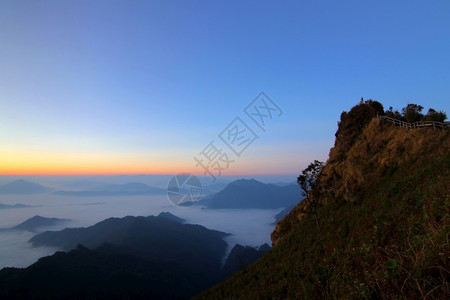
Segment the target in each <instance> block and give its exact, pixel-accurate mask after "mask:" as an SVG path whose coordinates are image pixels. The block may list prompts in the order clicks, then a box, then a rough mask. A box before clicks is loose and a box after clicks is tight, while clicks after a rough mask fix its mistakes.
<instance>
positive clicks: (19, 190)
mask: <svg viewBox="0 0 450 300" xmlns="http://www.w3.org/2000/svg"><path fill="white" fill-rule="evenodd" d="M51 190H52V189H51V188H48V187H46V186H43V185H40V184H38V183H34V182H29V181H26V180H23V179H19V180H15V181H13V182H11V183H8V184H5V185H2V186H0V194H2V195H20V194H22V195H26V194H42V193H47V192H50V191H51Z"/></svg>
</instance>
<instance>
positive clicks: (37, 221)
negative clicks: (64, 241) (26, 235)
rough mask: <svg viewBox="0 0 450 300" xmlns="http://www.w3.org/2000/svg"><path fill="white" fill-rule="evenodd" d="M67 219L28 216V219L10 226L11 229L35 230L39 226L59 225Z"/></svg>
mask: <svg viewBox="0 0 450 300" xmlns="http://www.w3.org/2000/svg"><path fill="white" fill-rule="evenodd" d="M69 221H70V220H68V219H58V218H45V217H41V216H34V217H32V218H29V219H28V220H26V221H24V222H22V223H20V224H19V225H16V226H14V227H13V228H11V229H12V230H26V231H35V230H36V229H38V228H40V227H49V226H55V225H61V224H64V223H67V222H69Z"/></svg>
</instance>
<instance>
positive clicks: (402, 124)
mask: <svg viewBox="0 0 450 300" xmlns="http://www.w3.org/2000/svg"><path fill="white" fill-rule="evenodd" d="M377 118H378V119H382V120H386V121H389V122H391V123H392V124H393V125H394V126H399V127H402V128H407V129H415V128H433V129H448V128H450V122H434V121H423V122H414V123H408V122H405V121H402V120H398V119H394V118H391V117H387V116H380V115H379V114H377Z"/></svg>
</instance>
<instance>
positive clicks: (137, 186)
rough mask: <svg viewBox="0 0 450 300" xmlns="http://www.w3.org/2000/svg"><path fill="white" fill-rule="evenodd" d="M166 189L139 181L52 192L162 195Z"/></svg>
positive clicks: (66, 193) (64, 193)
mask: <svg viewBox="0 0 450 300" xmlns="http://www.w3.org/2000/svg"><path fill="white" fill-rule="evenodd" d="M165 193H167V191H166V190H164V189H160V188H155V187H152V186H149V185H146V184H144V183H140V182H130V183H125V184H108V185H102V186H97V187H93V188H90V189H88V190H84V191H57V192H54V193H53V194H55V195H61V196H139V195H162V194H165Z"/></svg>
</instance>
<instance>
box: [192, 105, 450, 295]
mask: <svg viewBox="0 0 450 300" xmlns="http://www.w3.org/2000/svg"><path fill="white" fill-rule="evenodd" d="M377 113H380V114H381V113H383V107H382V105H381V104H380V103H378V102H376V101H367V102H366V103H361V104H359V105H357V106H355V107H353V108H352V109H351V110H350V111H349V112H343V113H342V114H341V120H340V122H339V126H338V130H337V132H336V140H335V145H334V147H333V148H332V149H331V150H330V155H329V159H328V161H327V163H326V164H325V167H324V168H323V170H322V173H321V176H320V179H319V181H318V183H317V184H316V187H315V190H314V193H312V194H311V192H310V194H308V195H311V197H312V195H316V196H315V197H316V198H315V200H316V201H317V203H318V204H319V206H318V209H317V216H318V221H319V224H320V227H318V226H316V225H317V224H316V221H315V218H314V213H313V210H312V209H311V207H310V206H309V205H308V201H302V202H300V203H299V204H298V205H297V206H296V207H294V209H293V210H292V211H291V212H290V213H289V214H288V215H287V216H286V217H284V218H283V219H282V220H281V221H280V222H278V224H277V226H276V229H275V230H274V231H273V233H272V241H273V248H272V250H271V251H270V252H269V253H267V254H266V255H264V256H263V257H262V258H261V259H259V260H258V261H256V262H255V263H253V264H252V265H250V266H249V267H247V268H246V269H244V270H242V271H240V272H238V273H237V274H235V275H234V276H232V277H231V278H229V279H227V280H225V281H224V282H222V283H220V284H219V285H217V286H216V287H214V288H212V289H211V290H208V291H206V292H204V293H202V294H200V295H198V296H197V297H196V299H215V298H217V297H219V298H226V299H265V298H281V299H285V298H292V299H321V298H332V299H335V298H338V299H340V298H345V299H379V298H384V299H388V298H397V297H398V298H408V299H417V298H425V297H430V298H436V299H444V298H446V296H448V294H449V288H448V282H449V274H450V273H449V272H448V266H449V265H450V256H448V255H446V253H450V250H449V249H450V248H449V244H448V228H449V224H450V222H449V206H448V205H449V203H450V201H449V198H448V197H449V196H448V195H449V194H450V191H449V186H448V182H450V178H449V174H450V172H449V169H450V154H449V151H448V149H450V139H449V132H448V130H444V131H443V130H433V129H432V128H421V129H414V130H407V129H404V128H399V127H393V126H392V125H391V124H390V123H388V122H384V121H383V120H379V119H377V118H376V114H377Z"/></svg>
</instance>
